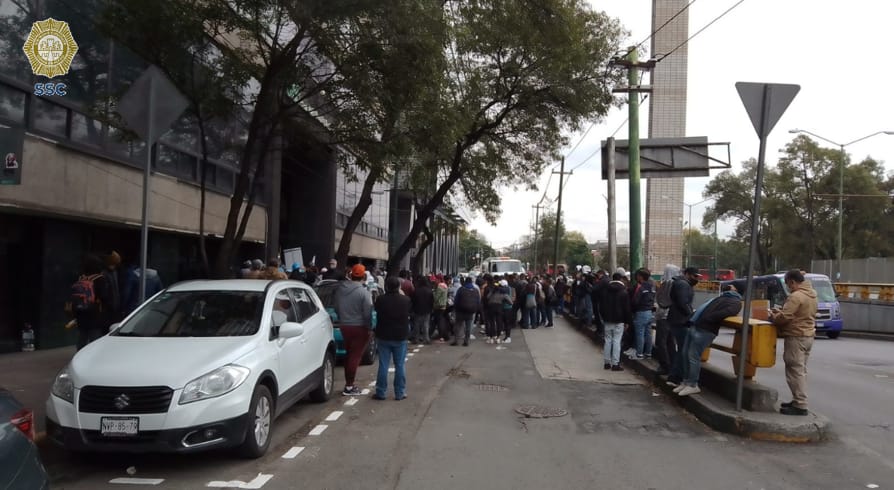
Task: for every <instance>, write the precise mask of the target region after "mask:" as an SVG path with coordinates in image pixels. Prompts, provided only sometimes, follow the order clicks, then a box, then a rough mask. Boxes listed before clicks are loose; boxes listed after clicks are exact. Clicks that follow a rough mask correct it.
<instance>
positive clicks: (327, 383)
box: [310, 351, 335, 403]
mask: <svg viewBox="0 0 894 490" xmlns="http://www.w3.org/2000/svg"><path fill="white" fill-rule="evenodd" d="M334 386H335V357H334V356H333V355H332V352H329V351H327V352H326V357H324V358H323V379H321V380H320V385H319V386H317V389H315V390H313V391H312V392H310V399H311V400H313V401H315V402H317V403H323V402H325V401H326V400H328V399H329V398H330V397H331V396H332V389H333V387H334Z"/></svg>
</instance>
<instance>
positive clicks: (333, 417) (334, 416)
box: [326, 410, 344, 422]
mask: <svg viewBox="0 0 894 490" xmlns="http://www.w3.org/2000/svg"><path fill="white" fill-rule="evenodd" d="M342 415H344V412H340V411H338V410H336V411H335V412H332V413H330V414H329V416H328V417H326V422H335V421H336V420H338V418H339V417H341V416H342Z"/></svg>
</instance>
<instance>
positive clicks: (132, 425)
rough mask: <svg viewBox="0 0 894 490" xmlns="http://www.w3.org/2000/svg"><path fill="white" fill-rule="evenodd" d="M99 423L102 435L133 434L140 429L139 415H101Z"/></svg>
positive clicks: (119, 435)
mask: <svg viewBox="0 0 894 490" xmlns="http://www.w3.org/2000/svg"><path fill="white" fill-rule="evenodd" d="M99 423H100V432H101V433H102V435H104V436H116V437H121V436H135V435H137V433H138V432H139V430H140V418H139V417H102V418H101V419H100V421H99Z"/></svg>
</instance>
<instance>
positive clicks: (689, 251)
mask: <svg viewBox="0 0 894 490" xmlns="http://www.w3.org/2000/svg"><path fill="white" fill-rule="evenodd" d="M661 198H662V199H670V200H671V201H676V202H678V203H680V204H682V205H684V206H687V207H688V208H689V230H690V233H689V240H687V241H686V264H684V266H683V267H690V266H692V264H691V262H692V233H691V231H692V208H694V207H695V206H698V205H699V204H704V203H706V202H708V201H713V200H714V199H713V198H710V197H709V198H707V199H705V200H702V201H699V202H697V203H694V204H689V203H686V202H683V201H681V200H679V199H677V198H674V197H670V196H661ZM714 248H715V249H716V248H717V220H716V219H715V220H714ZM714 261H715V262H716V261H717V257H716V250H715V257H714ZM715 268H716V265H715Z"/></svg>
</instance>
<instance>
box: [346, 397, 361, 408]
mask: <svg viewBox="0 0 894 490" xmlns="http://www.w3.org/2000/svg"><path fill="white" fill-rule="evenodd" d="M359 400H360V399H359V398H354V397H351V398H350V399H349V400H348V401H346V402H345V406H346V407H353V406H354V405H356V404H357V402H358V401H359Z"/></svg>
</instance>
